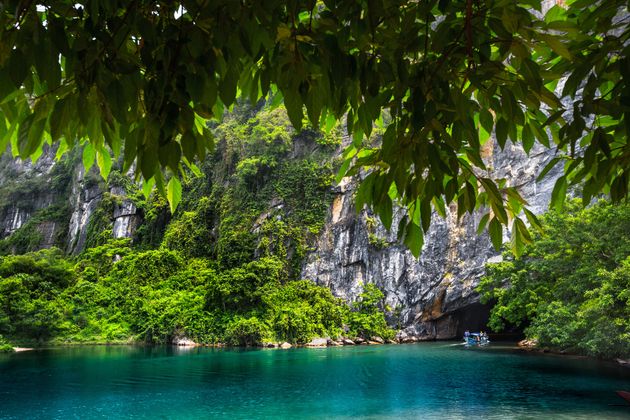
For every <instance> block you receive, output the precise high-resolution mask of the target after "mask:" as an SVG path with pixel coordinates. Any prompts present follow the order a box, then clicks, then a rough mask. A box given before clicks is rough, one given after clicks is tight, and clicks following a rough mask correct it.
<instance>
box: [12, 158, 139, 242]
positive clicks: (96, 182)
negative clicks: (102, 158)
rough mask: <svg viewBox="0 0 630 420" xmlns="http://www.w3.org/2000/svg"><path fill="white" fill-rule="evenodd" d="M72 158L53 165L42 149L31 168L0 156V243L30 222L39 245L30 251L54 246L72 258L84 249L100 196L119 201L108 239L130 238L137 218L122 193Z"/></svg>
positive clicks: (115, 208) (51, 159) (136, 224)
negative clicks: (36, 233) (111, 237)
mask: <svg viewBox="0 0 630 420" xmlns="http://www.w3.org/2000/svg"><path fill="white" fill-rule="evenodd" d="M73 153H75V152H71V153H70V154H69V156H66V157H64V158H63V159H62V160H61V161H56V160H55V150H54V149H51V148H45V149H44V152H43V154H42V156H41V157H40V158H39V159H38V160H37V161H36V162H35V163H32V162H31V161H30V160H21V159H14V158H12V157H11V151H10V150H7V151H6V152H5V153H3V154H2V155H0V191H1V192H2V196H1V197H0V239H4V238H7V237H9V236H11V235H12V234H13V233H15V232H16V231H17V230H18V229H20V228H23V227H24V226H25V225H26V224H27V223H28V222H29V221H31V220H36V226H35V227H34V229H35V231H37V232H38V234H39V240H38V243H37V244H36V245H34V246H33V249H41V248H50V247H52V246H58V247H61V248H64V249H65V251H66V252H68V253H70V254H77V253H79V252H81V251H82V250H83V249H84V248H85V244H86V240H87V235H88V228H89V225H90V221H91V220H92V216H93V215H94V212H95V211H96V210H97V208H98V207H99V204H100V203H101V200H102V198H103V193H104V192H109V193H110V194H112V195H115V196H119V197H121V200H120V203H119V204H116V205H115V206H114V209H113V214H112V215H111V220H112V236H113V237H114V238H130V237H132V236H133V234H134V232H135V230H136V229H137V227H138V226H139V225H140V224H141V223H142V216H141V214H140V213H139V211H138V209H137V208H136V206H135V205H134V204H133V202H132V201H131V200H129V199H127V198H125V197H126V194H125V191H124V189H122V188H120V187H111V188H109V187H107V186H105V183H104V182H103V181H102V180H101V179H100V175H98V172H97V171H96V168H93V169H92V170H91V171H90V172H89V173H87V174H86V173H85V171H84V169H83V165H82V164H81V162H80V160H78V159H74V160H73V156H74V157H76V155H73ZM53 208H55V209H57V214H56V215H55V217H53V218H51V217H50V216H49V215H46V214H45V212H46V211H47V210H51V209H53ZM61 209H67V211H63V212H62V211H60V210H61ZM59 238H63V239H62V240H59ZM32 245H33V244H32Z"/></svg>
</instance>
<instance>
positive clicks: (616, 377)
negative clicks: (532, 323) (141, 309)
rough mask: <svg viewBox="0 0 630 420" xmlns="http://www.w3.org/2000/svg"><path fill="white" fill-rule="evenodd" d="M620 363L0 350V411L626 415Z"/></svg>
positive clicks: (2, 414)
mask: <svg viewBox="0 0 630 420" xmlns="http://www.w3.org/2000/svg"><path fill="white" fill-rule="evenodd" d="M618 389H626V390H630V369H624V368H620V367H617V366H615V365H612V364H608V363H601V362H596V361H592V360H588V359H579V358H570V357H559V356H547V355H534V354H522V353H517V352H513V351H510V350H508V349H505V348H503V349H502V348H500V347H497V346H496V345H491V346H490V347H488V348H484V349H464V348H463V347H462V346H459V345H453V344H448V343H421V344H409V345H400V346H397V345H389V346H369V347H368V346H361V347H344V348H326V349H291V350H220V349H208V348H194V349H176V348H167V347H159V348H149V347H127V346H115V347H77V348H56V349H50V350H42V351H33V352H24V353H18V354H13V355H8V356H0V418H63V419H66V418H79V417H80V418H85V417H108V418H121V417H126V418H129V417H140V418H155V417H159V418H209V417H217V416H224V417H230V418H253V417H255V418H260V417H300V418H302V417H370V418H462V417H468V416H469V415H475V416H482V417H496V418H509V417H516V418H550V417H553V418H589V419H590V418H630V406H629V407H624V406H623V405H624V404H625V403H624V401H623V400H622V399H621V398H619V397H617V396H616V395H615V393H614V391H615V390H618Z"/></svg>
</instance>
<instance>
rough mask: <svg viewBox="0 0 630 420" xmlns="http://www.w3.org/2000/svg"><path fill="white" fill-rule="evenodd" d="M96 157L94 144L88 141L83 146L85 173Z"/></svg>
mask: <svg viewBox="0 0 630 420" xmlns="http://www.w3.org/2000/svg"><path fill="white" fill-rule="evenodd" d="M95 157H96V151H95V150H94V146H92V143H90V142H87V143H86V144H85V146H83V169H84V170H85V174H87V173H88V172H89V171H90V168H91V167H92V165H93V164H94V158H95Z"/></svg>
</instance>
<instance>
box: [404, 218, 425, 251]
mask: <svg viewBox="0 0 630 420" xmlns="http://www.w3.org/2000/svg"><path fill="white" fill-rule="evenodd" d="M404 244H405V245H407V248H409V250H410V251H411V253H412V254H413V256H414V257H416V258H417V257H419V256H420V251H422V245H424V235H423V234H422V229H420V226H418V225H416V224H415V223H413V222H409V224H407V227H406V228H405V239H404Z"/></svg>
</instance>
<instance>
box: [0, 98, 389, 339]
mask: <svg viewBox="0 0 630 420" xmlns="http://www.w3.org/2000/svg"><path fill="white" fill-rule="evenodd" d="M214 132H215V135H216V137H217V139H218V143H217V149H216V154H215V156H214V157H213V158H212V159H209V160H208V161H206V162H205V163H204V164H203V165H202V167H201V170H200V171H198V172H197V173H194V172H190V173H187V178H186V179H185V181H184V182H183V193H182V203H181V205H180V206H179V209H178V211H177V212H176V213H175V214H170V212H169V207H168V205H167V204H166V202H165V201H164V199H163V198H161V197H160V196H159V195H151V196H149V197H146V196H145V195H144V194H143V193H142V191H141V187H140V186H138V185H136V184H135V183H133V182H130V181H129V179H128V178H126V177H124V176H123V175H121V174H120V172H119V170H118V169H116V163H115V164H114V169H113V170H112V172H111V173H110V176H109V180H108V182H109V187H110V188H111V187H112V186H116V187H122V188H124V190H125V192H126V194H127V196H126V198H127V199H130V200H132V201H133V202H134V204H135V205H136V206H137V207H138V208H139V209H140V211H141V212H142V213H143V214H144V216H145V222H144V223H143V225H142V226H141V227H140V228H139V229H138V231H137V235H136V237H135V238H133V241H132V240H130V239H123V240H113V239H112V232H111V222H112V221H111V215H112V212H113V207H114V205H115V204H116V200H119V199H120V197H117V196H115V195H113V194H109V193H106V194H104V195H103V198H102V199H101V202H100V204H99V206H98V207H97V209H96V211H95V212H94V214H93V215H92V220H91V221H90V224H89V226H88V237H87V239H86V244H87V246H88V248H87V249H86V250H85V251H84V252H83V253H81V254H80V255H78V256H76V257H68V256H66V255H64V253H63V252H61V251H60V250H58V249H49V250H41V251H38V252H31V253H27V254H24V255H6V256H3V257H2V256H0V334H3V335H4V336H6V337H7V338H9V339H11V340H13V341H15V342H29V343H44V342H53V343H64V342H125V341H129V340H134V341H135V340H138V341H145V342H149V343H165V342H169V341H170V340H171V339H173V338H175V337H180V336H186V337H188V338H191V339H193V340H195V341H197V342H199V343H208V344H212V343H225V344H231V345H253V344H256V343H261V342H264V341H273V342H278V341H289V342H291V343H305V342H307V341H308V340H310V339H312V338H314V337H325V336H329V337H338V336H341V335H344V336H350V337H356V336H362V337H366V338H370V337H371V336H380V337H382V338H391V337H392V336H393V330H391V329H390V328H389V327H388V326H387V324H386V323H385V318H384V310H385V308H384V306H383V294H382V292H380V291H379V290H378V289H376V288H375V287H374V286H373V285H366V287H365V290H364V293H363V294H362V295H361V296H360V297H359V300H358V301H357V302H356V303H354V304H352V305H350V306H348V304H347V303H345V302H342V301H341V300H339V299H337V298H335V297H334V296H333V295H332V294H331V292H330V290H328V289H327V288H324V287H320V286H317V285H315V284H314V283H312V282H310V281H306V280H301V279H300V270H301V262H302V258H303V257H304V255H305V253H306V252H307V251H308V249H309V243H310V242H311V241H313V240H314V238H315V235H316V234H317V233H318V232H319V230H320V229H321V228H322V226H323V224H324V222H325V218H326V214H327V210H328V207H329V205H330V201H331V196H330V186H331V184H332V177H333V169H334V168H333V161H332V157H333V154H334V152H335V150H336V148H337V147H338V146H339V137H333V136H322V135H321V134H318V133H317V132H315V131H312V130H311V131H308V130H306V131H302V132H301V133H299V134H297V133H295V132H294V130H293V129H292V128H291V127H290V124H289V122H288V119H287V116H286V113H285V112H284V111H283V110H282V109H276V110H270V109H269V108H261V109H259V108H251V107H242V108H237V109H236V110H235V111H234V112H233V113H231V114H230V116H228V117H227V118H226V120H225V122H224V123H223V124H221V125H218V126H216V127H214Z"/></svg>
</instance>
